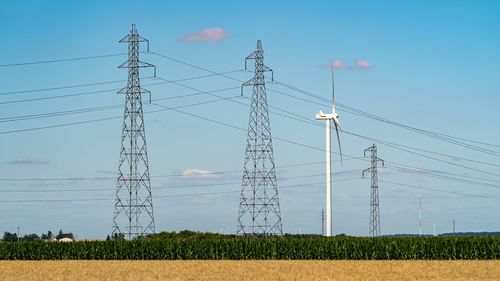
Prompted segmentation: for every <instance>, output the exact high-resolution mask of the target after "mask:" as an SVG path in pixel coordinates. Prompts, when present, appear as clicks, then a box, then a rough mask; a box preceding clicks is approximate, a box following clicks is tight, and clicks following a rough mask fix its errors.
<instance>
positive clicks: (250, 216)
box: [237, 40, 283, 236]
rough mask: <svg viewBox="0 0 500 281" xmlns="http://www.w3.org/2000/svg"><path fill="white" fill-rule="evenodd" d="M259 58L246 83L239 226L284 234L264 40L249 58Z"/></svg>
mask: <svg viewBox="0 0 500 281" xmlns="http://www.w3.org/2000/svg"><path fill="white" fill-rule="evenodd" d="M250 59H253V60H255V75H254V77H253V78H252V79H250V80H249V81H247V82H245V83H244V84H243V85H242V94H243V87H244V86H252V88H253V93H252V100H251V108H250V117H249V122H248V132H247V145H246V151H245V153H246V156H245V160H244V165H243V180H242V184H241V196H240V207H239V212H238V230H237V233H238V234H240V235H258V236H268V235H282V234H283V231H282V225H281V212H280V204H279V196H278V184H277V181H276V169H275V164H274V153H273V143H272V137H271V126H270V121H269V112H268V105H267V95H266V84H265V77H264V73H265V72H267V71H270V72H271V73H272V70H271V69H270V68H269V67H267V66H265V65H264V51H263V50H262V43H261V41H260V40H258V41H257V48H256V50H255V51H254V52H253V53H251V54H250V55H249V56H248V57H246V59H245V68H246V65H247V60H250Z"/></svg>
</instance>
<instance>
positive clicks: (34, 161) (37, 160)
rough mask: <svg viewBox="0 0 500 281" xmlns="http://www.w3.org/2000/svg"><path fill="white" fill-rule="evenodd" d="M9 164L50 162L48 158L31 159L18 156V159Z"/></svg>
mask: <svg viewBox="0 0 500 281" xmlns="http://www.w3.org/2000/svg"><path fill="white" fill-rule="evenodd" d="M9 164H13V165H47V164H49V161H48V160H41V159H31V158H25V157H16V159H14V160H12V161H10V162H9Z"/></svg>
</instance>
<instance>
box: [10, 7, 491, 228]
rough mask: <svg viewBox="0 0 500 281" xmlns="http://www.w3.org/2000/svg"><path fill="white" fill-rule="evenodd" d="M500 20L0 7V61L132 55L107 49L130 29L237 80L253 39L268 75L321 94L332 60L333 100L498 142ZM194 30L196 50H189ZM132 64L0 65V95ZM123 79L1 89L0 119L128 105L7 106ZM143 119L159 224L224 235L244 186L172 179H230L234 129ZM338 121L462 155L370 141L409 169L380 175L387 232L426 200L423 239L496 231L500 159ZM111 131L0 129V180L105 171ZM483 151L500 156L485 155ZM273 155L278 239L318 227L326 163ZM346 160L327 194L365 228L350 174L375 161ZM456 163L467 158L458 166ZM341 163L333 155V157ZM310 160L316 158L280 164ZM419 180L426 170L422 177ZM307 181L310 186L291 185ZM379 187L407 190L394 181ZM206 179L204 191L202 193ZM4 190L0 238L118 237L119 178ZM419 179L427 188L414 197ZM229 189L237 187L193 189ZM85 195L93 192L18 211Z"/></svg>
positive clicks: (240, 143)
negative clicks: (114, 230)
mask: <svg viewBox="0 0 500 281" xmlns="http://www.w3.org/2000/svg"><path fill="white" fill-rule="evenodd" d="M499 14H500V4H499V3H498V2H497V1H439V2H437V1H414V2H409V1H378V2H377V3H373V1H302V2H299V1H297V2H290V1H273V2H271V1H252V2H248V3H243V2H238V1H211V2H209V3H208V2H206V1H176V2H174V1H46V2H41V1H1V2H0V24H1V25H2V26H3V28H2V29H1V30H0V34H1V36H2V38H3V40H2V42H3V44H2V46H1V47H0V48H1V50H2V51H1V52H0V65H5V64H11V63H20V62H33V61H43V60H52V59H64V58H76V57H87V56H94V55H107V54H120V53H125V52H126V51H127V47H126V45H124V44H119V43H118V40H119V39H121V38H122V37H123V36H124V35H126V34H127V33H128V31H129V30H130V25H131V24H132V23H135V24H136V25H137V28H138V31H139V34H141V35H142V36H143V37H146V38H148V39H149V40H150V44H151V51H154V52H156V53H160V54H162V55H165V56H168V57H171V58H175V59H178V60H181V61H185V62H188V63H191V64H194V65H196V66H200V67H203V68H208V69H210V70H212V71H217V72H226V71H234V72H232V73H230V74H228V75H230V76H232V77H235V78H237V79H240V80H248V79H249V78H250V77H251V75H252V74H251V73H248V72H243V71H238V70H241V69H242V68H243V66H244V58H245V57H246V56H247V55H248V54H249V53H251V52H252V51H253V50H254V48H255V43H256V40H258V39H260V40H262V43H263V47H264V51H265V63H266V64H267V65H268V66H269V67H271V68H272V69H273V70H274V75H275V76H274V77H275V78H276V79H277V80H278V81H281V82H285V83H288V84H291V85H293V86H295V87H298V88H300V89H303V90H307V91H309V92H311V93H314V94H316V95H320V96H323V97H325V98H329V97H330V92H331V88H330V72H329V68H328V67H327V65H328V64H329V63H331V62H332V61H337V62H342V64H343V65H346V67H344V68H340V69H337V70H336V99H337V101H338V102H339V103H341V104H344V105H348V106H350V107H353V108H356V109H360V110H363V111H367V112H369V113H372V114H376V115H379V116H383V117H385V118H387V119H390V120H393V121H396V122H400V123H403V124H408V125H411V126H414V127H417V128H421V129H425V130H429V131H433V132H439V133H444V134H449V135H453V136H456V137H461V138H466V139H473V140H478V141H482V142H486V143H490V144H495V145H500V142H499V141H498V139H499V137H500V135H499V133H498V130H495V128H496V125H497V122H496V120H498V118H499V117H500V116H499V113H498V110H497V108H498V104H499V102H500V99H499V95H498V93H499V90H500V79H499V77H500V67H499V65H500V55H499V53H498V50H499V49H500V36H498V30H499V27H500V17H499V16H498V15H499ZM215 28H218V29H215ZM207 29H208V30H209V31H210V30H211V31H212V32H208V35H207V34H205V36H202V35H203V34H204V33H203V30H207ZM200 36H201V37H200ZM211 36H212V37H211ZM213 36H215V37H213ZM188 38H191V39H193V40H186V39H188ZM206 39H212V40H214V41H211V40H208V41H207V40H206ZM125 59H126V56H125V55H121V56H114V57H108V58H102V59H93V60H80V61H71V62H61V63H50V64H36V65H25V66H11V67H6V66H4V67H0V73H1V76H0V85H2V86H1V88H0V92H1V93H11V92H17V91H24V90H32V89H43V88H53V87H61V86H68V85H81V84H92V83H97V82H106V81H115V80H124V79H126V77H127V73H126V70H122V69H117V66H118V65H119V64H121V63H122V62H123V61H125ZM141 59H142V60H143V61H147V62H149V63H153V64H155V65H156V66H157V72H158V76H159V77H162V78H165V79H171V80H177V79H183V78H191V77H197V76H202V75H206V74H207V72H204V71H201V70H199V69H194V68H191V67H188V66H186V65H183V64H179V63H175V62H173V61H171V60H168V59H165V58H162V57H159V56H156V55H154V54H146V53H144V54H141ZM356 65H358V66H368V67H356ZM141 76H142V84H143V85H144V87H145V88H147V89H149V90H151V91H152V98H153V99H155V98H167V97H174V96H183V95H188V94H192V93H194V92H195V91H193V90H189V89H186V88H183V87H180V86H177V85H172V84H163V85H151V86H146V85H148V84H152V83H156V82H158V81H156V80H153V79H151V78H150V77H151V76H152V72H151V71H149V70H143V71H142V72H141ZM182 83H183V84H185V85H187V86H190V87H195V88H198V89H201V90H203V91H208V90H217V89H223V88H231V87H238V86H239V85H240V83H239V82H237V81H233V80H230V79H226V78H224V77H207V78H203V79H195V80H187V81H184V82H182ZM124 85H125V82H119V83H110V84H105V85H95V86H88V87H76V88H69V89H61V90H48V91H36V92H26V93H15V94H2V95H0V118H2V120H7V119H5V118H7V117H15V116H24V115H29V114H39V113H49V112H58V111H66V110H74V109H81V108H93V107H102V106H108V105H120V104H122V103H123V96H120V95H116V94H114V92H113V91H108V92H101V93H96V94H89V95H81V96H73V97H67V98H55V99H46V100H37V101H29V102H28V101H23V102H17V101H21V100H26V99H33V98H39V97H48V96H60V95H67V94H77V93H85V92H92V91H104V90H113V89H115V88H116V89H118V88H121V87H123V86H124ZM267 86H268V89H270V90H276V91H282V92H284V93H286V94H289V95H292V96H296V97H299V98H304V99H306V100H310V101H314V102H319V103H323V104H324V102H321V101H318V100H314V99H313V98H311V97H308V96H304V95H301V94H300V93H298V92H295V91H292V90H290V89H287V88H284V87H282V86H280V85H278V84H273V83H268V85H267ZM218 94H219V95H222V96H224V97H231V98H233V100H236V101H238V102H242V103H246V104H248V99H246V98H241V97H239V95H240V91H239V89H233V90H228V91H222V92H219V93H218ZM249 94H250V91H248V90H247V91H245V96H246V97H249ZM268 96H269V104H270V105H272V106H275V107H277V109H275V110H274V111H279V110H286V111H289V112H294V113H295V114H298V115H300V116H304V117H308V118H310V120H311V121H313V122H315V120H314V115H315V113H316V112H317V111H318V110H320V109H322V110H324V111H326V110H328V104H325V105H323V106H321V105H317V104H312V103H309V102H305V101H300V100H297V99H293V98H290V97H288V96H284V95H279V94H277V93H274V92H270V91H269V92H268ZM210 100H214V97H211V96H207V95H199V96H191V97H189V96H186V97H181V98H175V99H166V100H162V101H159V102H158V103H161V104H162V105H165V106H182V105H189V104H193V103H198V102H204V101H210ZM13 101H16V102H14V103H13ZM9 102H10V103H9ZM157 109H158V107H156V106H154V105H145V110H146V111H152V110H157ZM340 109H342V108H340ZM183 110H185V111H187V112H193V113H195V114H198V115H203V116H206V117H207V118H210V119H214V120H218V121H223V122H226V123H229V124H232V125H234V126H238V127H242V128H246V126H247V120H248V107H246V106H241V105H238V104H234V103H231V102H228V101H218V102H213V103H208V104H205V105H199V106H192V107H187V108H185V109H183ZM121 114H122V109H120V108H115V109H110V110H102V111H92V112H87V113H82V114H72V115H66V116H58V117H50V118H37V119H32V120H23V121H9V122H1V123H0V127H1V129H0V132H8V131H12V130H19V129H25V128H38V127H44V126H51V125H58V124H64V123H71V122H79V121H87V120H93V119H98V118H105V117H114V116H120V115H121ZM145 118H146V132H147V140H148V152H149V158H150V167H151V176H152V186H153V197H154V198H155V199H154V208H155V218H156V226H157V230H158V231H161V230H168V231H172V230H181V229H193V230H200V231H222V232H225V233H233V232H235V231H236V217H237V211H238V203H239V194H238V190H239V184H237V182H239V181H240V178H241V173H239V172H235V173H227V174H223V175H221V176H217V177H214V176H198V177H190V176H180V177H179V176H177V177H175V176H171V175H173V174H182V173H183V172H185V171H186V170H207V171H235V170H236V171H238V170H241V169H242V164H243V157H244V145H245V141H246V140H245V134H244V133H242V132H240V131H238V130H234V129H231V128H228V127H223V126H219V125H217V124H214V123H210V122H207V121H202V120H199V119H195V118H189V117H188V116H186V115H182V114H179V113H177V112H173V111H163V112H157V113H151V114H146V115H145ZM340 118H341V123H342V125H343V128H344V129H345V130H346V131H348V132H353V133H357V134H361V135H364V136H369V137H372V138H377V139H382V140H385V141H390V142H393V143H397V144H399V145H406V146H411V147H415V148H418V149H423V150H430V151H434V152H439V153H442V154H447V155H456V156H457V158H449V157H446V156H437V155H435V154H433V155H431V154H426V155H428V156H431V157H434V158H438V159H441V160H445V161H449V162H452V163H454V164H455V165H453V164H449V163H444V162H439V161H436V160H433V159H429V158H422V157H420V156H417V155H414V154H410V153H407V152H404V151H401V150H396V149H394V148H391V147H388V146H385V145H383V144H382V143H378V146H379V157H381V158H383V159H384V160H386V162H387V163H388V164H389V165H390V164H391V163H393V164H394V163H395V164H405V165H409V166H411V168H410V170H411V171H412V172H413V173H407V172H408V171H406V172H402V171H400V170H397V169H394V166H393V168H389V167H388V168H386V169H382V170H381V171H380V175H379V178H380V180H381V182H380V183H379V186H380V210H381V228H382V233H384V234H389V233H418V225H419V224H418V198H419V196H420V195H421V196H422V201H423V213H424V232H426V233H432V232H433V225H434V224H436V230H437V232H449V231H451V222H452V220H453V219H455V220H456V221H457V231H483V230H486V231H495V230H499V229H500V222H498V219H497V217H496V216H495V215H494V214H497V213H498V212H499V211H500V204H499V203H500V200H499V199H498V197H500V194H499V192H498V190H497V188H499V187H500V186H498V185H499V183H498V182H499V180H500V179H499V178H498V177H499V176H498V175H495V174H497V173H499V172H498V170H499V169H498V167H497V166H494V165H484V164H480V163H478V161H481V162H488V163H491V164H495V163H498V156H496V155H492V153H490V154H486V153H481V152H478V151H475V150H471V149H467V148H464V147H463V146H457V145H453V144H451V143H447V142H443V141H440V140H436V139H434V138H429V137H426V136H423V135H420V134H416V133H413V132H410V131H408V130H404V129H401V128H398V127H395V126H392V125H388V124H385V123H381V122H378V121H374V120H371V119H366V118H363V117H360V116H357V115H353V114H350V113H347V112H342V111H341V112H340ZM271 126H272V131H273V135H274V136H276V137H278V138H285V139H288V140H293V141H296V142H299V143H302V144H306V145H309V146H314V147H319V148H323V147H324V129H323V128H321V126H314V125H313V124H306V123H303V122H297V121H295V120H292V119H289V118H283V117H281V116H279V115H275V114H271ZM120 132H121V120H120V119H119V118H117V119H111V120H108V121H102V122H94V123H89V124H81V125H74V126H65V127H59V128H52V129H41V130H34V131H27V132H19V133H2V134H1V135H0V147H1V149H0V178H2V179H8V178H63V179H64V178H71V177H113V173H115V172H116V169H117V162H118V155H119V144H120V143H119V139H120ZM341 138H342V145H343V151H344V152H345V153H346V154H347V155H352V156H362V154H363V150H364V149H365V148H367V147H368V146H369V145H371V143H372V142H371V141H369V140H366V139H360V138H356V137H353V136H351V135H349V134H342V135H341ZM469 144H471V143H469ZM334 145H336V144H334ZM476 145H477V144H476ZM334 147H335V150H336V149H337V148H336V146H334ZM482 147H485V148H488V149H490V150H494V151H500V148H498V147H494V146H482ZM274 150H275V159H276V165H277V166H278V168H279V169H278V184H279V186H281V187H283V189H281V190H280V199H281V210H282V216H283V229H284V231H285V232H291V233H298V232H302V233H305V232H308V233H319V232H320V231H321V220H320V219H321V208H323V205H324V184H323V183H322V182H323V175H321V174H322V173H324V166H323V164H322V163H317V162H321V161H323V160H324V153H323V152H321V151H319V150H312V149H308V148H305V147H301V146H297V145H293V144H290V143H286V142H280V141H278V140H275V141H274ZM348 158H349V157H346V161H345V162H344V163H343V165H340V163H338V162H334V165H333V169H334V172H335V173H336V174H335V175H334V187H333V188H334V199H333V200H334V201H333V202H334V203H333V204H334V215H333V219H334V223H333V228H334V233H342V232H343V233H348V234H352V235H367V233H368V219H369V181H368V180H363V179H359V177H360V171H361V170H363V169H365V168H367V167H368V166H367V165H368V164H369V163H368V162H366V161H360V160H347V159H348ZM463 158H467V159H469V160H474V161H476V162H471V161H464V160H463ZM334 160H339V158H338V156H337V155H335V156H334ZM305 163H317V164H310V165H304V166H295V167H290V166H293V165H297V164H305ZM457 165H461V166H468V167H469V168H472V169H465V168H463V167H459V166H457ZM280 167H283V168H280ZM429 170H432V171H433V173H434V175H435V174H436V173H437V174H439V175H440V176H443V175H444V176H450V173H452V174H453V175H454V176H453V177H455V179H456V178H460V179H466V180H470V181H474V182H470V181H469V182H467V183H464V182H463V181H461V182H458V181H457V180H450V179H446V180H443V179H437V178H435V177H434V178H433V177H429V176H427V175H428V173H429ZM420 171H426V172H427V174H426V175H421V174H415V172H420ZM499 174H500V173H499ZM165 175H167V177H164V176H165ZM300 176H303V177H302V178H298V177H300ZM382 180H384V181H391V182H396V183H403V184H407V185H411V186H413V187H407V186H406V187H405V186H398V185H393V184H389V183H387V182H382ZM477 182H480V183H481V184H477ZM485 183H486V184H485ZM203 184H205V185H206V186H200V185H203ZM207 184H210V185H209V186H208V185H207ZM219 184H220V185H219ZM0 185H1V186H0V190H1V191H0V202H1V203H0V231H15V230H16V227H17V226H19V227H20V228H21V232H22V233H32V232H36V233H41V232H46V231H47V230H48V229H52V230H54V231H57V230H58V229H60V228H62V229H64V230H67V231H72V232H74V233H77V234H78V235H79V236H80V237H88V238H101V237H104V236H105V235H106V234H108V233H109V232H110V231H111V225H112V211H113V196H114V191H113V189H114V188H115V182H114V181H113V180H112V179H111V180H95V181H90V180H89V181H70V180H68V181H65V180H61V181H49V180H33V181H9V180H2V181H0ZM196 185H198V186H197V187H196ZM419 185H420V186H421V187H423V188H424V189H418V188H415V186H417V187H418V186H419ZM179 186H184V187H179ZM187 186H191V187H187ZM192 186H195V187H192ZM169 187H176V188H169ZM285 187H286V188H285ZM430 189H433V190H430ZM26 190H28V191H26ZM48 190H72V191H48ZM75 190H76V191H75ZM436 190H439V191H436ZM224 191H233V192H232V193H220V194H218V193H217V194H215V193H214V194H212V195H198V196H196V195H193V194H200V193H203V194H204V193H212V192H224ZM442 191H445V192H442ZM446 192H457V193H456V194H452V193H446ZM465 193H467V194H469V195H464V194H465ZM470 194H472V195H474V196H476V197H473V196H470ZM177 195H182V196H177ZM478 195H479V196H484V197H485V198H483V197H477V196H478ZM176 196H177V197H176ZM494 197H497V198H494ZM94 198H99V199H102V200H91V201H62V202H26V201H30V200H42V201H43V200H53V199H69V200H73V199H94ZM106 199H110V200H109V201H106ZM19 201H22V202H19Z"/></svg>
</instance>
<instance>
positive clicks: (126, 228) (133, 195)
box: [112, 24, 155, 239]
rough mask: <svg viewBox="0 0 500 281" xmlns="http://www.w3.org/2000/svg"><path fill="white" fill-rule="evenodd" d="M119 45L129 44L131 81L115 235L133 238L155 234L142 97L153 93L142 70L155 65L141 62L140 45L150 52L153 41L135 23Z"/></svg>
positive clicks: (121, 91)
mask: <svg viewBox="0 0 500 281" xmlns="http://www.w3.org/2000/svg"><path fill="white" fill-rule="evenodd" d="M119 42H120V43H128V61H126V62H125V63H123V64H122V65H120V66H119V68H127V69H128V81H127V86H126V87H125V88H123V89H122V90H120V91H119V92H118V93H119V94H124V95H125V110H124V113H123V129H122V136H121V150H120V161H119V164H118V179H117V187H116V202H115V210H114V216H113V233H112V234H113V236H114V235H115V234H124V235H125V236H126V237H127V238H128V239H131V238H137V237H139V236H144V235H147V234H151V233H154V232H155V224H154V216H153V198H152V195H151V183H150V177H149V164H148V153H147V149H146V132H145V129H144V114H143V110H142V94H144V93H148V94H150V92H149V91H148V90H145V89H142V88H141V85H140V81H139V68H141V67H154V65H152V64H149V63H145V62H141V61H139V43H140V42H147V44H148V51H149V41H148V40H147V39H145V38H142V37H140V36H139V35H138V34H137V29H136V28H135V24H133V25H132V29H131V30H130V33H129V34H128V35H127V36H125V37H123V38H122V39H121V40H120V41H119Z"/></svg>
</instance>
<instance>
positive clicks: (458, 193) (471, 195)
mask: <svg viewBox="0 0 500 281" xmlns="http://www.w3.org/2000/svg"><path fill="white" fill-rule="evenodd" d="M379 181H380V182H384V183H388V184H393V185H398V186H402V187H409V188H414V189H421V190H428V191H433V192H440V193H448V194H454V195H461V196H468V197H477V198H485V199H495V200H499V199H500V197H496V196H490V195H481V194H473V193H464V192H458V191H448V190H442V189H436V188H429V187H422V186H418V185H411V184H404V183H398V182H392V181H386V180H379Z"/></svg>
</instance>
